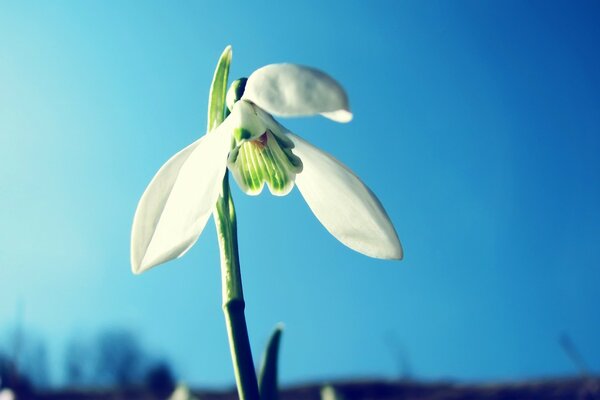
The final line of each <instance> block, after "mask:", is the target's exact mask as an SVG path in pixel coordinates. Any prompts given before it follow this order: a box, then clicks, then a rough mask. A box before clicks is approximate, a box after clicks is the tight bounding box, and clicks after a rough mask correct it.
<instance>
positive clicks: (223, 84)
mask: <svg viewBox="0 0 600 400" xmlns="http://www.w3.org/2000/svg"><path fill="white" fill-rule="evenodd" d="M230 64H231V46H227V47H225V50H223V53H222V54H221V57H220V58H219V61H218V62H217V67H216V68H215V74H214V76H213V80H212V84H211V85H210V94H209V95H208V124H207V127H206V130H207V132H210V131H212V130H213V129H215V128H216V127H217V126H219V124H220V123H221V122H223V120H224V119H225V95H226V93H227V80H228V78H229V65H230Z"/></svg>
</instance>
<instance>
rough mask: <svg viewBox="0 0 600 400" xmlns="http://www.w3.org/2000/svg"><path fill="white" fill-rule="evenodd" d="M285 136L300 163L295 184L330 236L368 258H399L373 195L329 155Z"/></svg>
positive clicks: (397, 246) (390, 227) (394, 237)
mask: <svg viewBox="0 0 600 400" xmlns="http://www.w3.org/2000/svg"><path fill="white" fill-rule="evenodd" d="M288 137H289V138H290V139H291V140H292V141H293V142H294V144H295V145H296V146H295V148H294V153H295V154H296V155H297V156H298V157H300V159H301V160H302V164H303V170H302V172H301V173H300V174H298V175H297V176H296V185H297V186H298V189H299V190H300V193H302V196H303V197H304V199H305V200H306V202H307V203H308V206H309V207H310V209H311V210H312V212H313V213H314V214H315V216H316V217H317V219H318V220H319V221H320V222H321V223H322V224H323V226H324V227H325V228H326V229H327V230H328V231H329V233H331V234H332V235H333V236H335V237H336V238H337V239H338V240H339V241H340V242H342V243H343V244H345V245H346V246H348V247H350V248H351V249H353V250H356V251H358V252H359V253H362V254H365V255H367V256H370V257H375V258H384V259H398V260H399V259H401V258H402V246H401V245H400V240H399V239H398V235H397V234H396V231H395V229H394V226H393V225H392V222H391V221H390V219H389V217H388V215H387V213H386V212H385V210H384V209H383V207H382V205H381V203H380V202H379V200H378V199H377V198H376V197H375V195H374V194H373V192H371V190H369V188H368V187H366V186H365V185H364V183H362V182H361V181H360V179H358V177H357V176H356V175H354V173H352V171H350V170H349V169H348V168H347V167H345V166H344V165H342V164H341V163H340V162H339V161H337V160H336V159H335V158H333V157H332V156H330V155H329V154H327V153H325V152H323V151H321V150H319V149H317V148H316V147H314V146H313V145H311V144H310V143H307V142H306V141H304V140H302V139H300V138H299V137H298V136H296V135H294V134H291V133H288Z"/></svg>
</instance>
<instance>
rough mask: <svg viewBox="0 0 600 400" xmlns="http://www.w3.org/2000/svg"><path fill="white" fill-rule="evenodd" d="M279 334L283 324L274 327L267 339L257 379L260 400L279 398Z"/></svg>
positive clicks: (276, 399)
mask: <svg viewBox="0 0 600 400" xmlns="http://www.w3.org/2000/svg"><path fill="white" fill-rule="evenodd" d="M281 332H283V324H279V325H277V327H275V331H274V332H273V334H272V335H271V338H270V339H269V343H268V344H267V349H266V350H265V353H264V356H263V360H262V366H261V369H260V375H259V378H258V388H259V390H260V399H261V400H278V398H279V395H278V393H277V358H278V354H279V343H280V341H281Z"/></svg>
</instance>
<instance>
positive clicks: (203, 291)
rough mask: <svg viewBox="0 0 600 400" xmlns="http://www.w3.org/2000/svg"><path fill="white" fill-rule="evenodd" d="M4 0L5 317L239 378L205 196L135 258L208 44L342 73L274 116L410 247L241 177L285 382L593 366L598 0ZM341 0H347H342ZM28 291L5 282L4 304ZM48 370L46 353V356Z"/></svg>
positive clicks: (203, 84)
mask: <svg viewBox="0 0 600 400" xmlns="http://www.w3.org/2000/svg"><path fill="white" fill-rule="evenodd" d="M252 3H253V4H252V5H249V4H245V3H242V2H240V3H237V4H236V3H235V2H212V3H209V2H200V1H195V2H193V1H180V2H161V1H153V2H150V1H148V2H141V1H139V2H133V1H132V2H117V1H114V2H110V1H86V2H77V1H51V2H50V1H47V2H45V1H38V2H29V1H14V2H13V1H3V2H2V3H0V177H1V178H0V193H1V196H0V220H1V221H2V223H1V225H0V285H1V286H0V332H7V331H8V330H10V329H12V328H14V324H15V320H16V318H17V317H16V315H17V310H18V308H19V307H22V310H23V313H22V318H23V323H24V325H25V327H26V328H28V329H30V330H32V331H35V332H38V334H39V335H43V336H44V337H45V338H46V339H47V341H48V344H49V346H50V357H51V360H52V363H53V364H54V365H58V363H59V361H60V358H61V356H62V351H63V347H64V345H65V344H66V342H67V341H68V340H69V339H70V338H72V337H74V336H79V337H85V336H86V335H87V336H90V335H93V334H94V333H95V332H96V331H98V330H100V329H102V328H105V327H110V326H123V327H128V328H130V329H132V330H133V331H134V332H136V333H137V334H139V336H140V338H141V339H142V341H143V343H144V345H145V346H146V347H147V348H148V349H150V350H151V351H152V352H155V353H160V354H164V355H166V356H167V357H169V358H170V359H171V360H172V361H173V363H174V365H175V366H176V369H177V371H178V375H179V376H180V377H181V378H182V379H184V380H186V381H188V382H190V383H192V384H203V385H211V386H219V385H228V384H231V383H232V382H233V378H232V376H233V374H232V368H231V366H230V358H229V352H228V346H227V340H226V334H225V326H224V322H223V316H222V312H221V308H220V303H221V298H220V276H219V263H218V249H217V243H216V238H215V233H214V226H213V224H212V222H210V223H209V225H208V228H207V229H206V230H205V232H204V233H203V235H202V237H201V238H200V240H199V242H198V243H197V244H196V246H195V247H194V248H193V249H192V250H191V251H190V252H189V253H188V254H187V255H186V256H185V257H184V258H182V259H180V260H177V261H175V262H171V263H169V264H168V265H165V266H162V267H159V268H156V269H154V270H152V271H150V272H148V273H147V274H144V275H142V276H133V275H132V274H131V272H130V267H129V235H130V227H131V222H132V217H133V213H134V211H135V207H136V205H137V201H138V199H139V197H140V195H141V194H142V192H143V190H144V188H145V187H146V185H147V183H148V182H149V180H150V179H151V177H152V176H153V175H154V173H155V172H156V170H157V169H158V168H159V167H160V166H161V165H162V163H163V162H164V161H165V160H166V159H168V158H169V157H170V156H171V155H172V154H174V153H175V152H176V151H178V150H179V149H181V148H182V147H184V146H185V145H187V144H188V143H190V142H192V141H193V140H195V139H196V138H197V137H199V136H200V135H202V134H203V133H204V128H205V125H206V107H207V97H208V88H209V85H210V80H211V77H212V73H213V70H214V66H215V63H216V61H217V58H218V56H219V55H220V53H221V51H222V50H223V48H224V47H225V46H226V45H227V44H231V45H232V46H233V64H232V71H231V77H232V78H237V77H240V76H247V75H248V74H250V73H251V72H252V71H253V70H255V69H256V68H258V67H261V66H263V65H266V64H269V63H274V62H284V61H287V62H296V63H301V64H305V65H311V66H314V67H317V68H320V69H322V70H324V71H326V72H328V73H329V74H331V75H332V76H334V77H335V78H336V79H337V80H339V81H340V82H341V83H342V84H343V85H344V87H345V88H346V89H347V92H348V94H349V97H350V102H351V106H352V109H353V111H354V114H355V119H354V120H353V121H352V122H351V123H350V124H345V125H344V124H336V123H333V122H331V121H328V120H326V119H324V118H303V119H291V120H290V119H288V120H282V123H283V124H285V125H286V126H288V127H289V128H290V129H291V130H292V131H294V132H297V133H298V134H300V135H302V136H303V137H304V138H306V139H307V140H309V141H311V142H312V143H314V144H316V145H317V146H319V147H322V148H323V149H325V150H327V151H329V152H331V153H333V154H334V155H335V156H336V157H337V158H339V159H340V160H342V161H343V162H344V163H345V164H347V165H349V166H350V167H351V168H352V169H353V170H354V171H355V172H356V173H357V174H358V175H359V176H360V177H361V178H362V179H363V180H364V181H365V182H366V183H367V184H368V185H369V186H370V187H371V189H372V190H373V191H374V192H375V193H376V194H377V195H378V197H379V198H380V200H381V201H382V203H383V204H384V206H385V207H386V209H387V211H388V213H389V215H390V217H391V219H392V221H393V222H394V224H395V226H396V228H397V231H398V234H399V236H400V238H401V240H402V242H403V245H404V248H405V253H406V255H405V260H404V261H402V262H399V263H398V262H386V261H380V260H373V259H369V258H367V257H364V256H362V255H360V254H358V253H355V252H353V251H351V250H349V249H347V248H346V247H344V246H343V245H341V244H340V243H338V242H337V241H336V240H335V239H334V238H333V237H331V236H330V235H329V234H328V233H327V232H326V231H325V229H324V228H323V227H322V226H320V224H319V223H318V221H317V220H316V219H315V218H314V217H313V216H312V214H311V212H310V210H309V209H308V207H307V206H306V204H304V202H303V200H302V197H301V196H300V195H299V193H298V192H297V191H296V190H294V191H293V192H292V194H291V195H289V196H287V197H285V198H275V197H271V196H270V195H269V194H267V193H264V194H263V195H261V196H259V197H248V196H245V195H243V194H242V193H241V192H240V191H239V190H238V189H237V188H236V189H234V196H235V201H236V205H237V209H238V216H239V235H240V238H239V240H240V251H241V257H242V273H243V276H244V283H245V293H246V300H247V318H248V324H249V330H250V335H251V342H252V345H253V348H254V352H255V358H256V359H258V355H259V353H260V352H261V351H262V348H263V345H264V343H265V341H266V340H267V337H268V335H269V333H270V331H271V329H272V328H273V326H274V325H275V324H276V323H277V322H279V321H283V322H284V323H285V324H286V331H285V333H284V335H285V336H284V338H283V342H282V344H283V348H282V353H281V356H282V359H281V377H282V381H283V382H284V383H291V382H298V381H304V380H308V379H313V378H339V377H350V376H382V377H393V376H396V375H397V373H398V368H397V359H398V356H397V352H398V351H402V352H404V353H405V354H406V357H407V358H408V360H409V362H410V365H411V368H412V372H413V375H414V376H415V377H421V378H428V379H438V378H442V377H451V378H456V379H461V380H489V379H512V378H525V377H533V376H546V375H557V374H572V373H575V372H576V370H575V368H574V366H573V365H572V363H571V362H570V361H569V359H568V358H567V357H566V356H565V354H564V353H563V351H562V350H561V348H560V347H559V345H558V337H559V335H560V334H562V333H568V334H569V335H570V336H571V337H572V339H573V341H574V342H575V343H576V345H577V346H578V347H579V349H580V351H581V352H582V353H583V355H584V356H585V358H586V359H587V361H588V363H589V364H590V365H591V367H592V368H593V369H595V371H596V372H598V371H599V370H600V345H599V343H598V336H599V329H600V312H599V311H598V304H600V290H598V283H599V282H600V251H599V241H600V212H599V205H600V157H599V155H600V55H599V54H600V53H599V52H598V43H599V40H600V24H598V21H599V20H600V5H599V3H598V2H594V1H588V2H585V1H580V2H575V3H572V2H567V1H562V2H554V1H550V2H547V1H496V2H491V1H490V2H479V1H460V2H445V1H439V2H421V1H410V2H409V1H388V2H383V1H372V2H367V1H364V2H360V1H346V2H343V3H340V2H322V1H316V0H311V1H302V2H300V1H299V2H295V3H291V2H289V3H285V4H284V3H283V2H275V1H256V2H252ZM342 4H343V5H342ZM19 305H21V306H19ZM52 374H53V379H54V381H55V382H59V380H60V371H59V370H58V368H57V369H55V370H54V371H52Z"/></svg>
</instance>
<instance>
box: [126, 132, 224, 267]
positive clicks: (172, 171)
mask: <svg viewBox="0 0 600 400" xmlns="http://www.w3.org/2000/svg"><path fill="white" fill-rule="evenodd" d="M229 125H231V124H229V123H227V120H226V121H225V122H224V123H223V124H221V125H220V126H219V127H218V128H217V129H215V130H214V131H212V132H210V133H208V134H207V135H205V136H203V137H202V138H201V139H199V140H197V141H196V142H194V143H192V144H191V145H189V146H188V147H186V148H185V149H183V150H181V151H180V152H179V153H177V154H175V155H174V156H173V157H171V159H169V161H167V162H166V163H165V164H164V165H163V166H162V167H161V168H160V170H159V171H158V172H157V173H156V175H155V176H154V178H153V179H152V181H151V182H150V184H149V185H148V187H147V188H146V191H145V192H144V194H143V195H142V198H141V199H140V202H139V204H138V207H137V210H136V212H135V216H134V218H133V228H132V232H131V267H132V270H133V272H134V273H136V274H139V273H141V272H144V271H145V270H147V269H148V268H151V267H153V266H156V265H158V264H162V263H164V262H166V261H169V260H172V259H174V258H177V257H180V256H182V255H183V254H184V253H185V252H186V251H187V250H188V249H189V248H190V247H191V246H192V245H193V244H194V243H195V242H196V240H198V237H199V236H200V233H201V232H202V230H203V229H204V226H205V225H206V222H207V220H208V218H209V217H210V215H211V213H212V210H213V207H214V205H215V202H216V200H217V197H218V196H219V193H220V191H221V184H222V181H223V175H224V174H225V168H226V163H227V153H228V152H229V149H230V145H231V134H230V132H231V130H230V126H229Z"/></svg>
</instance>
